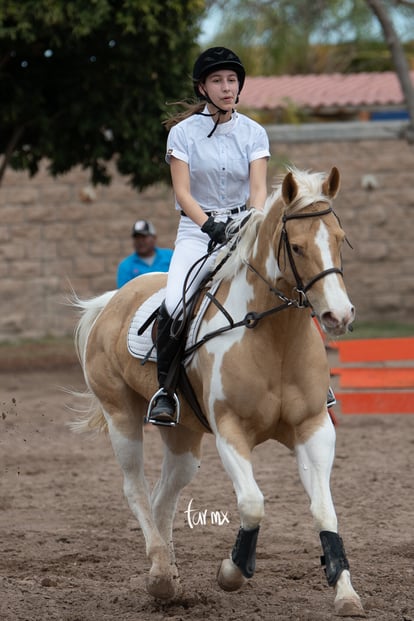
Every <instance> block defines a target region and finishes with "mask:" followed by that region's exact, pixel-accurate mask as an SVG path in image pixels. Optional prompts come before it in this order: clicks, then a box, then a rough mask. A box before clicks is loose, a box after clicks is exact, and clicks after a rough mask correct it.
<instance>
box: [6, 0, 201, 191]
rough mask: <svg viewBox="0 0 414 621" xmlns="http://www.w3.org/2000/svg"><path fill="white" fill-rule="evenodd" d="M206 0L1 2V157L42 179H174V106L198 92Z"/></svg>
mask: <svg viewBox="0 0 414 621" xmlns="http://www.w3.org/2000/svg"><path fill="white" fill-rule="evenodd" d="M203 9H204V2H203V1H202V0H91V1H90V2H85V1H84V0H25V1H24V2H21V0H0V90H1V93H2V96H1V99H0V124H1V132H0V153H1V154H3V157H4V158H5V159H7V161H8V163H9V164H11V165H12V166H13V167H14V168H16V169H26V170H28V171H29V172H30V174H31V175H34V174H35V173H36V172H37V170H38V166H39V162H40V160H41V159H43V158H47V159H48V160H49V161H50V171H51V173H52V174H53V175H57V174H61V173H65V172H67V171H68V170H70V169H71V168H72V167H73V166H76V165H81V166H82V167H83V168H85V169H89V170H90V171H91V177H92V181H93V182H94V183H108V182H109V181H110V177H109V173H108V170H107V163H108V162H109V161H110V160H112V159H113V158H114V157H115V159H116V164H117V167H118V169H119V171H120V172H121V173H122V174H124V175H127V176H128V177H129V178H130V181H131V183H132V184H133V185H134V186H135V187H137V188H143V187H145V186H147V185H149V184H151V183H153V182H156V181H159V180H160V179H162V178H166V176H167V167H166V166H165V164H164V152H165V141H166V131H165V129H164V127H163V126H162V120H163V119H164V118H165V117H166V116H167V114H166V102H168V101H176V100H178V99H182V98H183V97H187V96H189V95H191V93H192V87H191V81H190V79H189V76H190V74H191V66H192V62H193V59H194V55H195V49H194V48H195V46H194V41H195V39H196V36H197V34H198V32H199V20H200V17H201V15H202V11H203Z"/></svg>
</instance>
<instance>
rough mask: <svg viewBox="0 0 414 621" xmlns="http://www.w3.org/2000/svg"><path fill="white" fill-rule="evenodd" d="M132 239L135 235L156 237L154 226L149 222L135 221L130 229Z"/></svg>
mask: <svg viewBox="0 0 414 621" xmlns="http://www.w3.org/2000/svg"><path fill="white" fill-rule="evenodd" d="M131 235H132V237H135V235H156V232H155V228H154V225H153V224H152V222H150V221H149V220H137V221H136V222H135V224H134V226H133V227H132V233H131Z"/></svg>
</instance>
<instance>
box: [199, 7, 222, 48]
mask: <svg viewBox="0 0 414 621" xmlns="http://www.w3.org/2000/svg"><path fill="white" fill-rule="evenodd" d="M220 21H221V14H220V11H218V10H217V9H214V8H212V9H210V10H209V11H208V12H207V17H205V18H204V20H203V21H202V22H201V28H202V30H201V33H200V36H199V37H198V42H199V43H200V45H201V46H203V45H205V44H206V43H208V42H209V41H211V39H212V38H213V37H214V35H215V33H216V32H217V30H218V27H219V25H220Z"/></svg>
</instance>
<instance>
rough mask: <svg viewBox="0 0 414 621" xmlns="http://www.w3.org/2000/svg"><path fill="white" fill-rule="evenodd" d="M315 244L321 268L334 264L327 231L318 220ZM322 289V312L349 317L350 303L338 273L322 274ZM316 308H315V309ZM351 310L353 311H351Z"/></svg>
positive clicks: (330, 266) (325, 268)
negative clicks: (323, 302) (323, 299)
mask: <svg viewBox="0 0 414 621" xmlns="http://www.w3.org/2000/svg"><path fill="white" fill-rule="evenodd" d="M315 244H316V245H317V246H318V248H319V250H320V253H321V258H322V270H329V269H330V268H332V267H335V266H334V263H333V259H332V253H331V249H330V247H329V233H328V229H327V227H326V225H325V223H324V222H322V221H321V222H320V224H319V229H318V232H317V234H316V236H315ZM322 282H323V291H324V297H325V304H326V307H327V308H326V309H323V312H329V313H331V314H332V315H334V316H336V317H337V318H338V319H340V320H342V318H345V317H349V316H350V314H351V309H352V305H351V302H350V300H349V298H348V296H347V294H346V292H345V290H344V289H343V287H341V283H340V281H339V276H338V274H335V273H333V274H328V275H327V276H324V278H323V280H322ZM315 310H317V309H315ZM352 312H353V311H352Z"/></svg>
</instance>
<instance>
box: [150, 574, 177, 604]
mask: <svg viewBox="0 0 414 621" xmlns="http://www.w3.org/2000/svg"><path fill="white" fill-rule="evenodd" d="M146 586H147V592H148V593H149V595H152V597H156V598H157V599H163V600H169V599H174V597H176V595H177V594H178V592H179V589H180V581H179V579H178V577H174V578H171V577H168V576H151V575H150V576H148V578H147V585H146Z"/></svg>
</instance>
